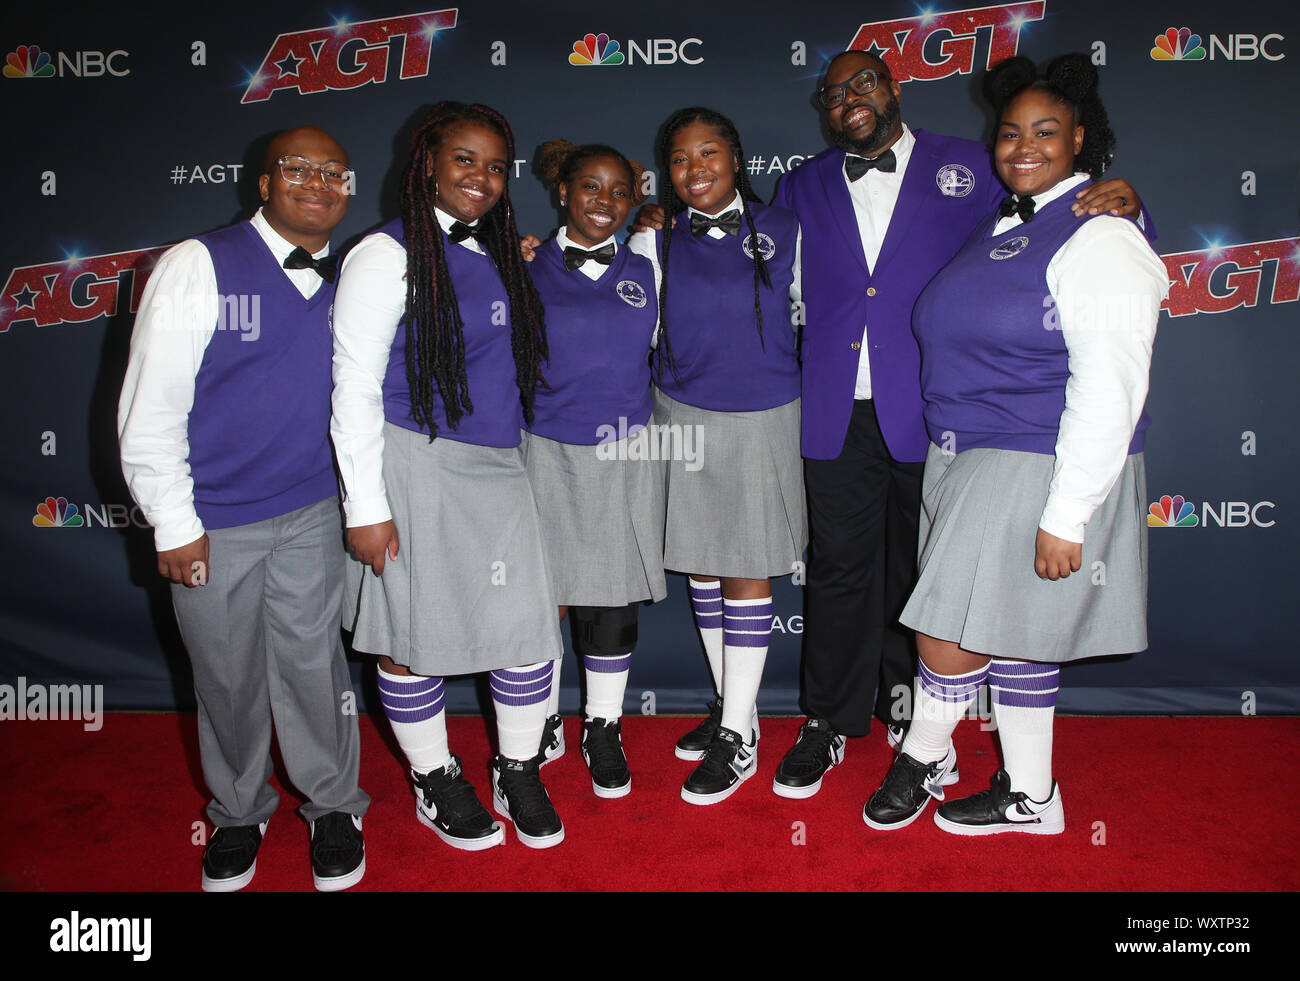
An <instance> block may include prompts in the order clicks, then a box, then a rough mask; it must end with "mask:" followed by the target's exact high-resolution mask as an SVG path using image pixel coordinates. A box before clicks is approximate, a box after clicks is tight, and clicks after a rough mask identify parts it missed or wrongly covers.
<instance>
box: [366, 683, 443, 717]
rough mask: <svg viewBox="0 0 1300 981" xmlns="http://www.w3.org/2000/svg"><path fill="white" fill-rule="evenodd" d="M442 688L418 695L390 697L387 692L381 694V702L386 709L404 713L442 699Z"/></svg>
mask: <svg viewBox="0 0 1300 981" xmlns="http://www.w3.org/2000/svg"><path fill="white" fill-rule="evenodd" d="M442 694H443V691H442V686H441V685H439V686H438V687H437V688H435V689H433V690H432V691H422V692H420V693H419V694H418V695H390V694H388V693H387V692H384V691H381V692H380V693H379V701H380V703H381V704H382V705H383V706H384V708H385V709H390V708H392V709H397V710H398V711H399V712H404V711H406V710H407V709H412V708H416V707H417V706H420V705H428V704H429V703H430V702H432V701H433V700H434V699H435V698H442Z"/></svg>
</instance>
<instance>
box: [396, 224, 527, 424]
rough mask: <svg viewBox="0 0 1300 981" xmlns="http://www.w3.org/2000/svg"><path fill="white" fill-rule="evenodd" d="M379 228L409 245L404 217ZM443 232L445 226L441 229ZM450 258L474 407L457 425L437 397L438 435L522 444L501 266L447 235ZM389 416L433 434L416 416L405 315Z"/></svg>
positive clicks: (399, 334)
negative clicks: (453, 425) (449, 420)
mask: <svg viewBox="0 0 1300 981" xmlns="http://www.w3.org/2000/svg"><path fill="white" fill-rule="evenodd" d="M379 231H381V232H383V233H384V234H385V235H389V236H391V237H392V238H393V239H395V240H396V241H397V242H399V243H400V244H401V245H402V247H403V248H405V247H406V238H405V236H404V234H403V232H402V220H401V219H400V218H398V219H394V220H393V221H390V222H389V223H388V224H387V225H384V226H383V227H382V228H380V229H379ZM440 232H441V230H440ZM442 247H443V250H444V252H445V254H446V257H447V271H448V273H449V274H450V275H451V282H452V288H453V289H454V290H455V291H456V305H457V306H458V307H459V308H460V316H461V320H462V321H464V324H465V332H464V338H465V376H466V378H467V379H468V381H469V397H470V400H471V401H472V402H473V403H474V411H473V412H466V413H465V415H464V416H463V417H462V418H461V420H460V423H459V425H458V426H457V428H455V429H452V428H451V427H450V426H449V425H448V424H447V419H446V416H445V415H444V413H443V408H442V399H441V398H440V397H439V396H438V395H437V394H435V395H434V399H433V414H434V422H435V424H436V425H437V427H438V438H439V439H451V440H455V441H456V442H458V443H474V444H477V445H479V446H498V447H511V446H518V445H519V433H520V430H521V428H522V426H523V424H524V414H523V407H522V406H521V405H520V402H519V386H518V384H517V383H516V382H515V358H514V354H513V352H512V350H511V346H510V300H509V297H508V296H507V295H506V288H505V285H504V284H503V283H502V282H501V275H500V274H499V273H498V272H497V267H496V265H495V264H494V263H493V262H492V260H491V258H489V257H488V256H486V255H479V254H478V253H477V252H471V251H470V250H469V249H466V248H464V247H462V246H460V245H454V244H452V242H451V241H450V240H449V239H448V238H447V236H446V234H443V235H442ZM384 418H385V419H387V420H388V421H389V422H391V423H392V424H393V425H394V426H401V427H402V428H403V429H409V430H411V431H412V432H417V433H425V434H427V433H428V430H427V429H424V428H422V427H421V426H419V425H418V424H417V423H416V421H415V420H414V419H413V418H411V387H410V385H409V384H408V382H407V380H406V318H405V317H403V318H402V321H401V323H399V324H398V325H397V334H396V336H395V337H394V338H393V346H392V348H391V350H390V351H389V355H388V370H387V372H386V373H385V375H384Z"/></svg>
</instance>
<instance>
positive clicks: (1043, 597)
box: [863, 54, 1169, 835]
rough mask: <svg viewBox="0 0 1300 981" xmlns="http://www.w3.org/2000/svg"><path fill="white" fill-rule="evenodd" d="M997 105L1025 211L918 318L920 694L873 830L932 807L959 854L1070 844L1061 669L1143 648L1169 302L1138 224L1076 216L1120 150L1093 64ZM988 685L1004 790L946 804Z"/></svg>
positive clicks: (1021, 67) (999, 218)
mask: <svg viewBox="0 0 1300 981" xmlns="http://www.w3.org/2000/svg"><path fill="white" fill-rule="evenodd" d="M985 92H986V94H987V95H988V97H989V100H990V101H991V102H992V104H993V106H994V108H995V110H996V111H997V112H998V117H999V122H998V126H997V130H996V132H995V135H994V142H993V153H994V158H995V163H996V166H997V170H998V174H999V176H1000V177H1001V178H1002V181H1003V183H1004V184H1006V185H1007V187H1009V188H1010V189H1011V190H1012V191H1013V192H1014V194H1013V196H1012V197H1008V198H1007V199H1006V200H1005V201H1004V202H1003V203H1002V206H1001V208H1000V209H999V210H998V211H995V212H994V213H993V214H991V215H990V216H989V217H988V218H987V219H986V220H985V221H984V222H983V223H982V224H981V225H980V226H979V227H978V228H976V230H975V231H974V232H973V233H972V235H971V237H970V239H969V240H968V241H967V243H966V245H965V246H963V247H962V249H961V251H959V252H958V253H957V255H956V256H954V257H953V259H952V260H951V261H950V262H949V263H948V265H947V266H946V267H944V269H943V270H941V271H940V272H939V274H938V275H937V276H935V278H934V279H933V280H931V281H930V284H929V285H928V286H927V287H926V289H925V291H924V292H923V293H922V294H921V296H920V298H919V299H918V300H917V303H916V307H915V310H914V313H913V318H912V327H913V330H914V331H915V333H916V337H917V341H918V342H919V344H920V349H921V387H922V391H923V394H924V397H925V423H926V428H927V430H928V431H929V434H930V440H931V446H930V452H929V456H928V458H927V459H926V463H925V477H924V484H923V491H922V510H921V535H920V542H921V555H920V567H921V568H920V576H919V579H918V582H917V585H916V588H915V591H914V592H913V593H912V596H911V599H910V600H909V601H908V603H907V606H906V607H905V608H904V610H903V614H902V618H901V619H902V622H903V623H904V624H906V625H907V626H909V627H912V628H914V629H915V630H916V632H917V647H918V649H919V651H920V657H921V659H920V665H919V675H920V676H919V679H918V684H917V691H918V696H917V705H916V710H915V712H914V713H913V718H912V725H911V728H910V729H909V730H908V732H907V735H906V737H905V739H904V740H903V744H902V746H901V751H900V752H899V754H898V756H897V757H896V758H895V761H894V764H893V767H892V768H891V769H890V771H889V774H888V776H886V777H885V780H884V783H883V784H882V785H881V786H880V788H879V789H878V790H877V791H876V792H875V793H874V794H873V795H872V796H871V798H870V800H868V801H867V804H866V808H865V809H864V813H863V817H864V819H865V821H866V823H867V824H868V825H870V826H871V827H873V828H877V829H880V830H893V829H897V828H902V827H905V826H906V825H908V824H910V823H912V822H913V821H914V820H916V818H917V817H919V816H920V815H921V813H922V812H923V811H924V810H925V808H926V805H927V804H929V802H930V800H931V798H934V799H937V800H940V801H944V802H943V803H942V804H940V805H939V807H938V810H937V812H936V814H935V823H936V824H937V825H938V826H939V827H940V828H942V829H943V830H944V831H948V832H951V833H952V834H958V835H989V834H999V833H1002V832H1022V833H1029V834H1060V833H1061V832H1062V831H1064V830H1065V811H1064V808H1063V806H1062V801H1061V791H1060V788H1059V787H1058V786H1057V783H1056V781H1055V780H1054V779H1053V775H1052V722H1053V715H1054V711H1055V706H1056V693H1057V688H1058V682H1059V675H1060V672H1059V667H1058V665H1060V664H1061V663H1064V662H1068V661H1075V660H1078V659H1081V658H1089V657H1099V656H1103V655H1107V654H1124V653H1129V652H1132V651H1140V650H1143V649H1145V648H1146V646H1147V633H1146V605H1147V548H1146V530H1147V529H1146V524H1145V520H1144V518H1145V511H1146V503H1145V502H1146V499H1147V498H1146V475H1145V470H1144V468H1143V462H1142V448H1143V442H1144V436H1145V432H1146V429H1147V423H1148V420H1147V417H1146V414H1145V412H1144V411H1143V403H1144V402H1145V400H1146V394H1147V386H1148V374H1149V371H1150V365H1151V349H1152V344H1153V342H1154V339H1155V332H1156V320H1157V318H1158V315H1159V312H1160V303H1161V301H1162V300H1163V299H1164V297H1165V295H1166V294H1167V292H1168V283H1169V281H1168V276H1167V274H1166V271H1165V267H1164V264H1163V263H1162V262H1161V260H1160V258H1159V257H1158V256H1157V255H1156V254H1155V253H1154V252H1153V251H1152V250H1151V247H1150V246H1149V245H1148V244H1147V242H1146V239H1145V238H1144V237H1143V234H1142V233H1141V232H1140V231H1139V230H1138V227H1137V226H1136V225H1135V224H1134V223H1133V222H1131V221H1129V220H1127V219H1124V218H1117V217H1112V216H1110V215H1098V216H1096V217H1089V216H1088V215H1086V214H1084V215H1080V216H1077V217H1076V216H1075V215H1074V214H1073V213H1072V212H1071V208H1070V205H1071V204H1072V203H1073V201H1074V196H1075V192H1077V191H1079V190H1082V189H1084V188H1086V187H1087V186H1088V185H1089V184H1090V182H1091V181H1092V180H1096V179H1097V178H1098V177H1100V176H1101V174H1102V172H1103V171H1104V170H1105V169H1106V167H1107V165H1108V164H1109V163H1110V159H1111V150H1112V148H1113V146H1114V143H1115V137H1114V134H1113V133H1112V132H1111V130H1110V126H1109V124H1108V121H1107V118H1106V111H1105V109H1104V108H1103V107H1102V104H1101V100H1100V99H1099V98H1098V95H1097V70H1096V68H1095V67H1094V66H1093V65H1092V62H1091V60H1090V59H1089V58H1088V57H1087V56H1086V55H1082V54H1079V55H1065V56H1063V57H1060V58H1057V59H1056V60H1055V61H1053V62H1052V63H1051V64H1050V65H1049V66H1048V67H1047V71H1046V74H1045V75H1044V76H1041V77H1040V76H1039V75H1038V73H1037V72H1036V70H1035V68H1034V64H1033V62H1031V61H1029V59H1027V58H1012V59H1010V60H1009V61H1006V62H1003V63H1002V64H1001V65H1000V66H998V67H997V68H996V69H994V70H993V71H992V72H990V73H989V75H988V76H986V79H985ZM1045 301H1046V302H1045ZM1045 306H1046V309H1045ZM1044 328H1047V329H1044ZM985 681H987V682H988V684H989V686H990V688H991V690H992V695H993V699H992V701H993V717H994V719H995V721H996V723H997V730H998V737H999V741H1000V743H1001V746H1002V758H1003V765H1002V768H1001V769H1000V770H998V772H997V774H996V775H995V776H994V778H993V785H992V787H990V788H989V789H988V790H985V791H983V792H981V793H977V794H975V795H973V796H970V797H965V798H963V799H960V800H951V801H945V800H944V791H943V784H944V783H945V782H950V781H945V779H944V777H945V776H946V775H947V774H948V773H949V772H950V771H951V769H952V763H953V760H954V759H955V757H954V755H953V752H952V750H951V748H950V746H951V743H950V737H951V735H952V732H953V729H954V728H955V727H956V725H957V721H958V720H959V719H960V718H961V717H962V715H963V714H964V713H965V712H966V710H967V709H968V707H969V706H970V704H971V703H972V701H973V700H974V698H975V696H976V693H977V692H978V690H979V688H980V686H981V685H982V684H983V683H984V682H985Z"/></svg>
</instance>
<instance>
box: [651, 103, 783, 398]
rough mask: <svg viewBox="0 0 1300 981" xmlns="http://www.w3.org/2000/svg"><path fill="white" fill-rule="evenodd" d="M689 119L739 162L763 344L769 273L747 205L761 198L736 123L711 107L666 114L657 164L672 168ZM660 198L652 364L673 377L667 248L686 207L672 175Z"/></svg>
mask: <svg viewBox="0 0 1300 981" xmlns="http://www.w3.org/2000/svg"><path fill="white" fill-rule="evenodd" d="M692 123H703V124H704V125H705V126H710V127H712V128H713V129H715V130H717V131H718V134H719V135H720V136H721V137H722V138H723V140H725V141H726V143H727V146H728V147H729V148H730V149H731V155H732V157H733V158H734V159H735V161H736V162H737V163H738V164H739V165H740V167H739V169H738V170H737V171H736V189H737V190H738V191H739V192H740V201H741V208H742V210H743V212H744V218H745V223H746V224H747V225H748V226H749V234H750V236H751V238H750V241H751V242H752V243H753V249H752V251H753V253H754V320H755V323H756V325H757V327H758V342H759V344H762V343H763V308H762V305H761V303H760V296H759V292H758V287H759V283H760V282H761V283H762V284H763V285H765V286H767V287H768V289H771V287H772V277H771V276H770V275H769V274H768V271H767V263H765V262H764V261H763V254H762V251H761V250H760V249H759V248H758V229H757V228H755V227H754V216H753V214H752V213H751V211H750V208H749V205H750V203H751V202H761V200H762V199H761V198H759V196H758V195H757V194H755V193H754V189H753V187H751V186H750V183H749V177H748V175H747V174H746V173H745V152H744V150H743V149H742V148H741V146H740V133H739V132H738V131H737V130H736V125H735V123H733V122H732V121H731V120H730V119H728V118H727V117H726V116H724V115H722V113H720V112H717V111H715V110H713V109H706V108H704V107H703V106H690V107H688V108H686V109H678V110H677V111H676V112H675V113H673V114H672V115H671V116H669V117H668V122H666V123H664V128H663V135H662V136H660V138H659V145H658V146H657V147H656V155H657V156H658V157H659V161H660V165H661V166H662V167H663V168H664V171H665V173H667V172H669V171H670V169H671V164H670V162H669V157H670V155H671V154H672V146H673V139H674V138H675V137H676V136H677V134H678V133H679V132H681V131H682V130H683V129H685V128H686V127H687V126H690V125H691V124H692ZM661 198H662V201H663V207H664V231H663V255H662V257H661V260H660V266H661V267H662V269H661V273H662V274H661V276H660V281H659V346H658V348H657V349H656V350H655V367H656V368H657V370H658V372H659V376H660V377H663V370H664V366H665V364H666V365H667V366H668V369H669V370H670V371H671V372H672V374H673V377H674V378H677V377H678V374H677V361H676V359H675V358H674V357H673V348H672V342H671V341H670V340H669V339H668V317H667V315H666V311H667V309H668V307H667V304H666V299H667V297H668V250H669V247H670V245H671V244H672V236H673V216H674V215H678V214H681V213H682V212H683V211H685V210H686V202H685V201H683V200H682V199H681V198H680V197H679V196H678V194H677V189H676V188H675V187H673V182H672V180H671V179H669V180H665V181H664V182H663V190H662V192H661Z"/></svg>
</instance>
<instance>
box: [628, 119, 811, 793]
mask: <svg viewBox="0 0 1300 981" xmlns="http://www.w3.org/2000/svg"><path fill="white" fill-rule="evenodd" d="M658 153H659V156H660V158H661V160H662V162H663V165H664V166H665V167H666V169H667V171H668V173H669V176H670V178H671V180H669V181H665V182H664V185H663V204H664V211H665V218H664V227H663V229H662V230H661V231H656V232H649V231H642V232H637V233H635V234H634V235H633V236H632V237H631V238H630V239H629V240H628V245H629V247H631V248H632V250H633V251H635V252H639V253H641V254H643V255H645V256H647V257H648V258H649V259H650V260H651V261H652V262H653V263H654V265H655V269H656V273H657V276H658V278H659V280H660V282H659V310H660V333H659V342H658V345H657V347H656V351H655V356H654V362H653V369H654V381H655V386H656V387H655V410H654V414H655V422H656V423H657V424H658V425H660V426H661V427H662V426H667V427H668V432H669V433H670V434H677V435H681V436H684V435H685V434H687V433H689V434H693V435H694V438H695V440H696V453H695V454H693V455H692V456H693V457H694V458H684V457H686V456H687V455H686V454H683V453H675V454H673V458H672V459H671V460H670V461H669V463H668V465H667V481H666V484H667V517H666V532H665V539H664V564H665V566H667V568H669V569H674V570H677V571H680V572H686V573H688V574H689V577H690V591H691V605H692V608H693V609H694V612H695V619H696V624H697V626H698V627H699V630H700V636H701V638H702V640H703V643H704V648H705V652H706V654H707V656H708V659H709V666H710V669H711V671H712V674H713V680H714V683H715V685H716V688H717V691H718V692H719V695H720V701H719V700H715V702H714V703H713V705H712V706H711V707H710V716H709V718H708V719H706V720H705V721H704V723H702V724H701V725H700V726H699V727H697V728H696V729H695V730H693V731H692V732H691V733H688V734H687V735H686V736H684V737H683V738H682V740H680V741H679V742H678V744H677V755H678V756H680V757H682V758H684V759H698V760H700V763H699V765H698V766H697V767H696V768H695V770H694V772H692V773H691V775H690V776H689V777H688V778H687V780H686V782H685V784H684V785H683V786H682V798H683V799H684V800H686V801H688V802H690V803H692V804H713V803H716V802H718V801H721V800H723V799H725V798H726V797H728V796H730V795H731V794H732V793H733V792H734V791H735V790H736V788H737V787H738V786H739V785H740V783H741V782H742V781H743V780H746V779H748V778H749V777H750V776H752V775H753V774H754V772H755V770H756V768H757V743H758V715H757V711H756V709H755V703H756V699H757V695H758V688H759V683H760V681H761V680H762V674H763V663H764V661H765V660H766V658H767V647H768V639H769V636H770V633H771V627H772V585H771V577H773V576H780V575H789V574H790V573H791V572H792V571H793V570H794V569H795V568H796V563H798V562H799V561H800V560H801V558H802V556H803V550H804V546H805V545H806V544H807V537H808V536H807V519H806V516H805V511H804V494H803V471H802V467H801V462H800V458H799V363H798V356H797V350H796V337H795V332H794V329H793V326H792V324H793V319H792V317H791V306H790V299H791V296H792V295H794V289H795V270H796V268H797V263H798V250H799V224H798V222H797V221H796V219H795V216H794V214H793V213H791V212H789V211H787V210H785V209H784V208H775V207H768V206H765V205H763V204H762V203H761V202H759V200H758V197H757V195H755V194H754V192H753V190H752V189H751V188H750V186H749V180H748V178H747V177H746V175H745V170H744V168H743V166H742V162H743V161H744V159H745V156H744V152H743V150H742V149H741V144H740V135H739V133H737V132H736V127H735V125H734V124H733V123H732V122H731V120H729V119H727V117H726V116H723V115H722V114H721V113H718V112H715V111H713V110H711V109H705V108H701V107H698V106H697V107H692V108H688V109H680V110H678V111H677V112H675V113H673V115H672V116H671V117H670V118H669V119H668V121H667V123H666V124H665V125H664V128H663V131H662V136H661V138H660V141H659V145H658ZM674 216H680V220H678V221H677V222H676V227H674V221H673V218H674ZM686 442H687V441H686V440H685V439H684V438H683V440H682V445H684V444H685V443H686Z"/></svg>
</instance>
